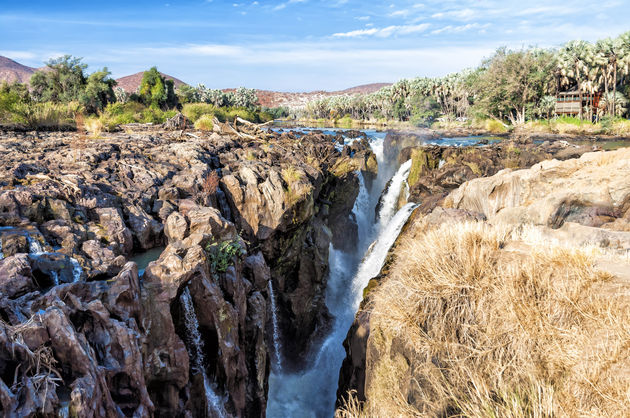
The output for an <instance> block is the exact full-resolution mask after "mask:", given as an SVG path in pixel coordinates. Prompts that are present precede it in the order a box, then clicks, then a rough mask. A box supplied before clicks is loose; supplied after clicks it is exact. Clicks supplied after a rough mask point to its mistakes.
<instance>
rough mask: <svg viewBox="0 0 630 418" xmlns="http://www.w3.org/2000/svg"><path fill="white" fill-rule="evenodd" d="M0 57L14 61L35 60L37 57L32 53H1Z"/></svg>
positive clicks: (6, 51) (7, 51)
mask: <svg viewBox="0 0 630 418" xmlns="http://www.w3.org/2000/svg"><path fill="white" fill-rule="evenodd" d="M0 55H2V56H5V57H8V58H11V59H12V60H33V59H35V58H37V55H36V54H34V53H33V52H30V51H9V50H4V51H0Z"/></svg>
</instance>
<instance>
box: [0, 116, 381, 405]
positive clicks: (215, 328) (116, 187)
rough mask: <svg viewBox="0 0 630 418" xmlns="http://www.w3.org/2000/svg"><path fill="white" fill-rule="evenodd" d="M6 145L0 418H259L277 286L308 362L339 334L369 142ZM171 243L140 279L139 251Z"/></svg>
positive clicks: (239, 138)
mask: <svg viewBox="0 0 630 418" xmlns="http://www.w3.org/2000/svg"><path fill="white" fill-rule="evenodd" d="M0 155H1V156H2V157H0V163H1V164H0V243H1V245H2V247H1V250H0V251H1V252H2V257H1V258H2V259H0V288H1V290H2V291H1V295H2V296H1V297H0V317H1V319H2V321H1V322H0V327H1V331H0V347H1V348H0V377H1V378H0V405H1V407H2V408H1V410H2V413H3V415H5V416H27V415H32V414H35V413H43V414H70V415H78V416H121V415H126V416H152V415H153V416H174V415H179V414H182V415H184V414H186V413H192V414H193V415H195V416H199V415H204V414H209V415H215V416H221V415H222V414H228V415H235V416H262V415H264V411H265V407H266V395H267V377H268V374H269V368H270V361H269V359H270V354H269V353H270V352H271V350H272V349H271V347H273V344H272V340H273V338H272V330H271V327H272V324H271V319H270V318H271V313H270V305H271V304H270V300H269V289H270V286H269V282H271V283H272V285H273V288H275V289H277V309H278V311H279V312H278V316H279V318H280V322H281V327H282V330H283V333H284V335H285V338H286V341H287V343H286V344H285V346H286V347H285V348H286V352H285V353H282V355H283V356H284V357H286V358H287V361H288V362H289V363H291V362H293V363H299V362H300V361H301V353H302V352H304V351H305V350H306V349H307V348H308V346H309V344H310V343H311V342H312V341H314V340H315V339H316V338H317V335H318V333H320V332H322V331H323V330H324V329H325V328H326V327H327V326H328V321H329V314H328V312H327V309H326V306H325V304H324V289H325V287H326V280H327V273H328V250H329V247H330V243H331V242H342V241H343V242H346V243H347V242H350V243H352V242H353V239H352V238H353V236H355V235H356V223H355V221H354V220H353V219H352V217H350V216H349V215H350V211H351V209H352V206H353V204H354V199H355V198H356V195H357V193H358V188H359V184H358V178H357V174H356V172H357V170H363V171H364V172H365V175H366V176H367V177H369V176H370V173H372V174H374V172H375V170H377V167H376V166H375V164H373V158H372V157H373V156H372V155H371V151H370V150H369V147H368V146H367V145H366V143H365V142H364V141H363V142H362V141H357V142H355V143H354V144H353V145H352V146H346V147H343V148H342V149H341V150H339V149H337V148H336V147H335V145H334V140H333V138H331V137H328V136H325V135H321V134H311V135H299V136H298V135H295V134H292V133H283V134H275V133H273V132H266V131H262V130H260V129H258V128H256V127H252V126H244V127H243V126H241V127H235V126H230V125H221V124H217V126H216V127H215V132H214V133H210V134H203V133H200V132H195V133H188V132H182V131H161V130H149V131H143V132H141V133H134V132H127V133H117V134H107V135H105V136H104V137H101V138H98V139H90V138H85V137H82V136H80V135H78V134H73V133H14V132H3V133H2V134H0ZM342 237H343V239H342ZM354 241H355V242H356V239H355V240H354ZM164 245H166V249H165V250H164V251H163V252H162V253H161V255H160V257H159V259H157V260H156V261H154V262H152V263H150V264H149V266H148V267H147V268H146V271H145V272H144V274H143V275H142V276H141V277H139V276H138V270H137V266H136V265H135V263H132V262H129V259H130V258H131V257H132V256H133V255H134V254H137V253H140V252H143V251H146V250H149V249H152V248H155V247H160V246H164ZM346 245H347V244H346ZM184 293H186V295H189V296H184V295H183V294H184ZM191 304H192V309H191ZM191 327H192V328H194V329H192V328H191ZM195 335H198V336H199V337H198V338H194V337H195ZM201 348H203V349H201ZM200 355H201V356H203V358H202V359H201V360H200V358H199V356H200ZM216 399H219V402H218V404H220V405H222V407H221V408H213V402H214V401H216ZM214 406H215V407H216V405H214ZM208 411H210V412H208Z"/></svg>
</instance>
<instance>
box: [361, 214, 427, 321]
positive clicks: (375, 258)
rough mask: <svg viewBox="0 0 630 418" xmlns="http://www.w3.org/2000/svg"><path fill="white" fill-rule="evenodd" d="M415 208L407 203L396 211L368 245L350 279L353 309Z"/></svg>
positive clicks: (376, 273) (379, 268)
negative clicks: (371, 243)
mask: <svg viewBox="0 0 630 418" xmlns="http://www.w3.org/2000/svg"><path fill="white" fill-rule="evenodd" d="M415 208H416V204H414V203H407V204H406V205H405V206H403V207H402V208H401V209H400V210H399V211H398V212H396V214H395V215H394V217H393V218H392V219H391V220H390V221H389V223H388V224H387V226H386V227H385V228H384V229H383V230H382V231H381V233H380V234H379V236H378V239H377V240H376V242H375V243H374V245H372V246H371V247H370V249H369V250H368V253H367V254H366V256H365V258H364V259H363V261H362V262H361V265H360V266H359V271H358V272H357V274H356V275H355V276H354V280H353V281H352V294H353V295H354V300H353V303H352V306H353V308H354V310H355V311H356V310H357V309H358V308H359V305H360V304H361V300H362V299H363V289H365V287H366V286H367V285H368V282H369V281H370V279H372V278H373V277H375V276H376V275H378V273H379V272H380V271H381V268H382V267H383V263H385V259H386V258H387V253H388V252H389V249H390V248H391V247H392V245H394V242H395V241H396V238H398V235H399V234H400V231H401V230H402V228H403V226H405V223H406V222H407V219H409V215H411V212H413V210H414V209H415Z"/></svg>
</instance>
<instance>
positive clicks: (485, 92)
mask: <svg viewBox="0 0 630 418" xmlns="http://www.w3.org/2000/svg"><path fill="white" fill-rule="evenodd" d="M553 66H554V60H553V56H552V54H551V53H550V52H548V51H544V50H521V51H509V50H507V49H505V48H501V49H499V50H498V51H497V52H496V53H495V55H494V56H493V57H492V58H490V59H489V60H487V61H486V62H485V63H484V65H483V72H482V73H480V74H479V75H478V76H477V78H476V82H475V87H474V88H475V90H476V92H475V93H476V97H477V99H476V106H477V108H478V109H479V110H481V111H482V112H483V113H485V114H486V115H488V116H491V117H496V118H499V119H503V118H507V119H509V120H510V122H512V124H522V123H524V122H525V119H526V116H527V114H528V112H529V113H531V112H532V111H533V110H534V109H533V108H534V106H535V104H536V103H538V102H539V101H540V99H542V97H543V96H545V95H546V94H548V93H550V92H551V90H552V85H553V76H552V71H551V68H552V67H553Z"/></svg>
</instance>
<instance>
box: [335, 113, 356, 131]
mask: <svg viewBox="0 0 630 418" xmlns="http://www.w3.org/2000/svg"><path fill="white" fill-rule="evenodd" d="M352 123H353V120H352V118H351V117H350V115H345V116H344V117H343V118H340V119H337V120H335V126H340V127H342V128H352Z"/></svg>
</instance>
